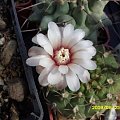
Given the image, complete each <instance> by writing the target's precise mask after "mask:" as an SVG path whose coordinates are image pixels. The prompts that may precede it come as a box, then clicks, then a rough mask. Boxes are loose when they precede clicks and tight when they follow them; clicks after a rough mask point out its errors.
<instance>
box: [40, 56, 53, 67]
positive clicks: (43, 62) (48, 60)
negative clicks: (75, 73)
mask: <svg viewBox="0 0 120 120" xmlns="http://www.w3.org/2000/svg"><path fill="white" fill-rule="evenodd" d="M39 65H41V66H43V67H46V68H49V67H51V66H53V65H54V61H53V60H52V59H51V58H49V57H44V58H41V60H40V61H39Z"/></svg>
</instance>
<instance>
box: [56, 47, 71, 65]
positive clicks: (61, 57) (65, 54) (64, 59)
mask: <svg viewBox="0 0 120 120" xmlns="http://www.w3.org/2000/svg"><path fill="white" fill-rule="evenodd" d="M54 59H55V61H56V62H57V64H59V65H61V64H67V63H68V62H69V61H70V52H69V49H65V48H63V47H62V48H61V49H60V50H58V51H55V56H54Z"/></svg>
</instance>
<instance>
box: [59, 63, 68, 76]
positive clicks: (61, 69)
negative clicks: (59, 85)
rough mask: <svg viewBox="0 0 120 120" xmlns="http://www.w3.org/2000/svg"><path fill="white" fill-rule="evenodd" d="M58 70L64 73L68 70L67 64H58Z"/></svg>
mask: <svg viewBox="0 0 120 120" xmlns="http://www.w3.org/2000/svg"><path fill="white" fill-rule="evenodd" d="M58 70H59V71H60V73H62V74H66V73H67V72H68V66H67V65H60V66H59V68H58Z"/></svg>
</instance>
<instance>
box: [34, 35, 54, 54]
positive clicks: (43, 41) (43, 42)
mask: <svg viewBox="0 0 120 120" xmlns="http://www.w3.org/2000/svg"><path fill="white" fill-rule="evenodd" d="M32 42H33V43H36V44H38V45H40V46H41V47H43V48H44V49H45V51H46V52H47V53H49V54H50V55H53V48H52V46H51V44H50V42H49V40H48V38H47V37H46V36H45V35H43V34H41V33H39V34H37V35H36V36H34V37H33V38H32Z"/></svg>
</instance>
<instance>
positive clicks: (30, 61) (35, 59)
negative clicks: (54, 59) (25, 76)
mask: <svg viewBox="0 0 120 120" xmlns="http://www.w3.org/2000/svg"><path fill="white" fill-rule="evenodd" d="M45 57H46V56H45V55H38V56H34V57H30V58H28V59H27V60H26V64H27V65H29V66H38V65H39V62H40V59H42V58H45Z"/></svg>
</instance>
